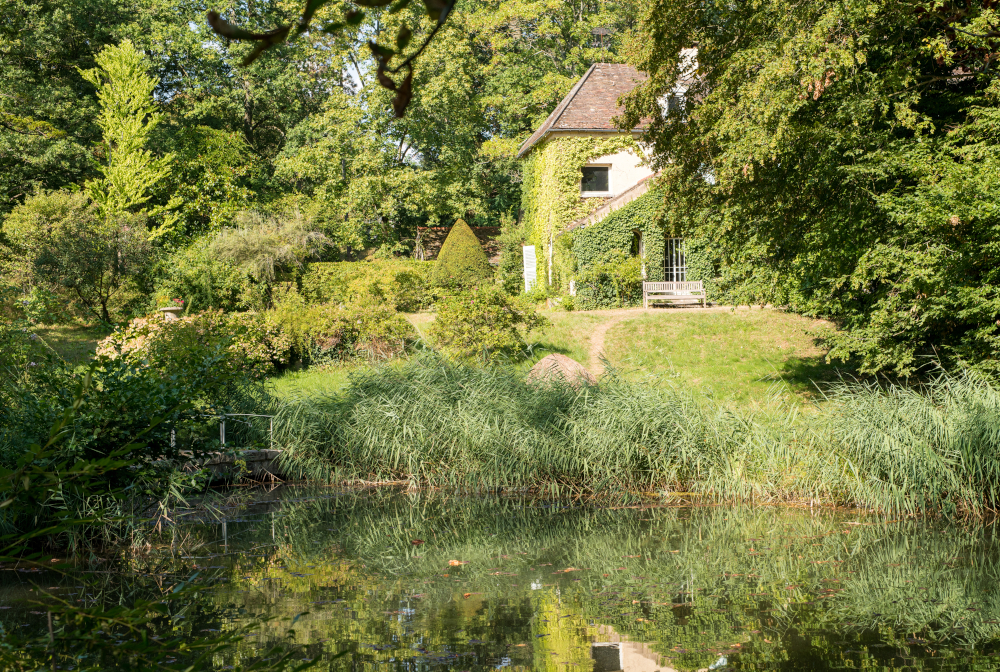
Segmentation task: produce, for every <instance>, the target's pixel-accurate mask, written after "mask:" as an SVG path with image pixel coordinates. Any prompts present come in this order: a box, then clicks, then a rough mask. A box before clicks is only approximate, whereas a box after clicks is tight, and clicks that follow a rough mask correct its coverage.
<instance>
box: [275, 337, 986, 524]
mask: <svg viewBox="0 0 1000 672" xmlns="http://www.w3.org/2000/svg"><path fill="white" fill-rule="evenodd" d="M998 411H1000V392H998V390H997V389H996V387H995V385H994V384H993V383H992V382H990V381H989V380H987V379H985V378H981V377H974V376H972V375H971V374H969V375H960V376H942V377H941V378H940V379H938V380H937V381H935V382H932V383H929V384H928V385H926V386H925V387H923V388H919V389H911V388H904V387H901V386H898V385H886V386H879V385H875V384H871V383H860V382H854V381H842V382H841V383H839V384H838V385H836V386H834V387H832V388H830V389H829V390H828V392H827V401H826V402H825V404H824V405H822V406H820V407H819V408H818V409H817V412H816V413H814V414H812V415H811V416H810V417H807V418H801V417H798V412H797V411H796V410H795V409H790V410H789V411H788V412H787V414H786V415H784V416H780V417H776V416H774V415H770V416H764V415H760V414H751V413H743V414H741V413H737V412H733V411H730V410H726V409H724V408H721V407H719V406H716V405H714V404H712V403H711V402H710V401H708V400H705V399H702V398H698V397H696V396H695V395H693V394H692V393H689V392H687V391H685V390H683V389H680V388H676V387H672V386H665V387H654V386H652V385H648V384H644V383H633V382H629V381H626V380H624V379H622V378H620V377H618V376H617V375H615V374H614V372H611V373H610V374H609V375H606V376H605V377H604V378H602V379H601V381H600V382H599V384H598V385H594V386H585V387H583V388H580V389H576V388H574V387H573V386H572V385H570V384H568V383H564V382H562V381H554V382H550V383H549V384H546V385H543V386H537V385H527V384H526V383H525V382H524V378H523V374H522V373H520V372H517V371H515V370H513V369H510V368H505V367H485V368H478V367H471V366H464V365H460V364H454V363H449V362H446V361H443V360H441V359H439V358H437V357H434V356H421V357H416V358H414V359H412V360H409V361H408V362H406V363H404V364H402V365H398V366H383V367H376V368H372V369H368V370H366V371H363V372H359V373H357V374H354V375H353V376H352V377H351V379H350V383H349V384H348V386H347V387H346V389H345V390H344V391H343V393H341V394H334V395H319V396H300V397H291V398H287V399H285V400H283V401H281V402H276V408H275V413H276V418H275V441H276V443H277V444H278V445H279V446H280V447H282V448H283V449H284V453H283V460H284V461H285V464H286V466H287V468H288V469H289V470H290V472H291V473H293V474H299V475H302V476H307V477H311V478H318V479H324V480H332V481H336V482H358V481H364V482H405V483H408V484H410V485H411V486H415V487H416V486H432V487H443V488H452V489H456V490H463V491H465V490H468V491H488V490H497V489H506V490H512V489H513V490H530V491H534V492H539V493H545V494H548V495H558V494H567V493H576V494H597V495H602V496H609V495H613V496H624V497H636V496H642V495H643V494H644V493H646V494H654V495H657V496H667V497H677V496H691V497H700V498H711V499H715V500H724V501H789V500H796V501H801V502H806V503H813V504H815V503H820V504H837V505H847V506H859V507H866V508H874V509H881V510H886V511H893V512H904V513H914V512H917V511H942V512H945V513H949V514H951V513H958V512H963V513H971V514H978V513H980V512H982V511H984V510H987V509H993V508H995V507H996V505H997V503H998V501H1000V499H998V486H1000V453H998V448H1000V421H998V418H1000V412H998ZM679 493H687V494H684V495H679Z"/></svg>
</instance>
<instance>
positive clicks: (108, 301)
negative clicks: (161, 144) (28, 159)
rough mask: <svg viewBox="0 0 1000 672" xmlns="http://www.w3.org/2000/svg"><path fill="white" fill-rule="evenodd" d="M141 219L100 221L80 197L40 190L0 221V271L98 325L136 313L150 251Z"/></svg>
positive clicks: (117, 217) (121, 215) (92, 207)
mask: <svg viewBox="0 0 1000 672" xmlns="http://www.w3.org/2000/svg"><path fill="white" fill-rule="evenodd" d="M145 229H146V221H145V219H144V218H143V217H142V216H140V215H132V214H128V213H118V214H114V215H109V216H104V215H102V214H100V213H99V211H98V208H97V207H96V206H95V205H94V204H93V203H91V202H90V201H89V200H88V199H87V196H86V195H85V194H82V193H70V192H68V191H51V192H39V193H37V194H35V195H33V196H31V197H29V198H27V199H26V200H25V202H24V203H22V204H20V205H18V206H17V207H15V208H14V210H13V211H11V213H10V214H9V215H7V217H6V218H5V219H4V220H3V231H2V235H3V239H4V241H5V245H4V246H3V247H2V248H0V272H2V274H3V275H4V276H7V277H8V278H11V279H13V280H14V281H15V282H16V283H17V284H18V285H20V286H21V287H29V286H42V287H44V288H45V289H46V290H47V291H48V292H49V293H51V294H55V295H58V296H59V298H60V300H61V302H62V304H63V306H65V307H67V308H69V309H70V310H71V311H73V312H76V313H78V314H79V315H81V316H83V317H87V318H90V319H93V318H95V317H96V318H98V319H101V320H103V321H105V322H109V323H110V322H112V321H115V320H120V319H123V318H124V319H127V318H128V317H131V316H132V315H134V314H136V313H137V311H141V309H142V304H143V303H144V302H145V297H146V293H147V292H146V291H144V289H145V288H144V287H143V284H144V283H145V281H146V279H147V278H148V273H147V271H148V270H149V267H150V265H151V260H152V247H151V246H150V244H149V240H148V237H147V235H146V232H145Z"/></svg>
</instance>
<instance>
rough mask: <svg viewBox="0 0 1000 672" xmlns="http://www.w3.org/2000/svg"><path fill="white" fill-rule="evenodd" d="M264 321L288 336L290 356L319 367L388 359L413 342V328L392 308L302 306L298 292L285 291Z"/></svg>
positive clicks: (378, 305) (367, 305)
mask: <svg viewBox="0 0 1000 672" xmlns="http://www.w3.org/2000/svg"><path fill="white" fill-rule="evenodd" d="M268 323H269V324H271V325H274V327H276V328H278V329H280V331H281V334H282V335H283V336H284V337H285V338H287V339H289V340H290V342H291V344H292V346H293V349H294V356H295V357H297V358H298V359H299V360H300V361H302V362H304V363H307V364H311V365H318V366H323V365H328V364H336V363H341V362H345V361H349V360H354V359H364V360H368V361H380V360H386V359H391V358H393V357H397V356H399V355H401V354H403V353H404V352H406V350H407V349H408V348H410V347H411V346H412V345H413V343H414V342H415V341H416V332H415V331H414V329H413V326H412V325H411V324H410V323H409V322H407V321H406V320H405V319H403V317H402V316H401V315H399V314H398V313H396V311H395V310H393V308H392V307H391V306H386V305H384V304H378V303H375V304H372V303H367V302H365V303H360V304H349V305H346V306H345V305H335V304H319V305H307V304H306V302H305V301H304V300H303V298H302V297H301V296H300V295H298V294H297V293H288V294H286V295H285V297H284V298H283V300H282V301H280V302H279V303H278V304H277V305H276V306H275V308H274V310H273V311H271V312H270V313H268Z"/></svg>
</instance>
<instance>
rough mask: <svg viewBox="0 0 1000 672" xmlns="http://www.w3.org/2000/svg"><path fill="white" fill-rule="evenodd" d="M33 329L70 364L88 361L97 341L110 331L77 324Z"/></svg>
mask: <svg viewBox="0 0 1000 672" xmlns="http://www.w3.org/2000/svg"><path fill="white" fill-rule="evenodd" d="M33 331H34V333H35V334H37V335H38V337H39V338H41V339H42V341H44V342H45V344H46V345H48V346H49V347H50V348H52V349H53V350H55V351H56V352H57V353H58V354H59V356H60V357H62V358H63V359H65V360H66V361H67V362H69V363H70V364H86V363H87V362H88V361H90V358H91V357H93V356H94V353H95V352H96V351H97V343H98V341H100V340H101V339H103V338H104V337H105V336H107V335H108V334H109V333H110V332H108V330H107V329H103V328H101V327H84V326H79V325H58V326H51V327H44V326H37V327H35V328H34V329H33Z"/></svg>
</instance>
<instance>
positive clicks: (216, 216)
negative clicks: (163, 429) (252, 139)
mask: <svg viewBox="0 0 1000 672" xmlns="http://www.w3.org/2000/svg"><path fill="white" fill-rule="evenodd" d="M161 144H162V145H164V146H165V148H167V149H169V156H172V157H173V159H172V162H171V165H170V174H169V175H167V176H166V177H165V178H164V179H161V180H159V181H158V182H157V183H156V184H155V185H154V186H153V187H152V194H153V197H152V200H153V201H155V202H158V203H168V202H170V201H171V200H173V202H174V203H175V204H176V207H175V208H174V209H173V210H172V214H173V215H174V216H175V217H176V218H177V222H176V225H175V228H174V231H173V232H172V235H171V236H170V239H171V240H172V241H175V242H178V243H179V242H183V241H186V240H189V239H191V238H194V237H197V236H200V235H203V234H206V233H210V232H216V231H218V230H219V229H222V228H223V227H226V226H232V225H233V224H235V222H236V220H237V218H238V216H239V214H240V213H241V212H243V211H245V210H249V209H251V208H252V207H253V206H254V204H255V200H256V198H257V194H256V193H255V192H254V187H256V186H259V181H260V178H261V175H260V174H259V173H260V165H259V164H258V163H256V162H255V161H254V157H253V155H252V153H251V150H250V147H249V146H248V145H247V142H246V140H245V139H244V138H243V135H242V134H240V133H239V132H236V131H223V130H217V129H214V128H210V127H207V126H186V125H183V126H181V127H180V128H178V129H177V130H176V131H174V132H173V133H172V134H171V135H169V136H168V137H166V138H163V139H162V140H161Z"/></svg>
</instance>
